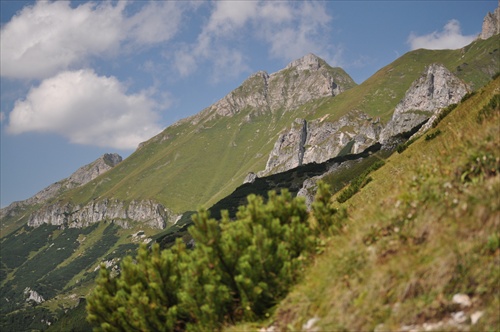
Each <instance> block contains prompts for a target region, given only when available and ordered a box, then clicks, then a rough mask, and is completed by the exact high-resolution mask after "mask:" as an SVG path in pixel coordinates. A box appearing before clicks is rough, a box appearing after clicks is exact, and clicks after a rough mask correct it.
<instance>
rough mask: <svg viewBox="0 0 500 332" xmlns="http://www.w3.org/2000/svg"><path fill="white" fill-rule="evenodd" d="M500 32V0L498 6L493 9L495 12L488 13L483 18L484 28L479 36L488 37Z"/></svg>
mask: <svg viewBox="0 0 500 332" xmlns="http://www.w3.org/2000/svg"><path fill="white" fill-rule="evenodd" d="M499 33H500V0H499V1H498V7H497V8H496V9H495V10H494V11H493V13H488V14H486V16H485V17H484V20H483V28H482V31H481V34H480V35H479V38H481V39H488V38H490V37H491V36H494V35H496V34H499Z"/></svg>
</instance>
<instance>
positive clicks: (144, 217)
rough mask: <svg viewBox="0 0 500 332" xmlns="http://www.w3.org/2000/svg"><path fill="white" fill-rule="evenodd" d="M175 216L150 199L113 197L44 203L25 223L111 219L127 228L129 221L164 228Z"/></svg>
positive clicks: (84, 223) (65, 223)
mask: <svg viewBox="0 0 500 332" xmlns="http://www.w3.org/2000/svg"><path fill="white" fill-rule="evenodd" d="M177 217H178V216H177V215H175V214H174V213H172V212H171V211H170V210H168V209H167V208H165V207H164V206H163V205H162V204H159V203H156V202H154V201H151V200H141V201H135V200H134V201H131V202H130V203H128V204H127V203H125V202H123V201H119V200H116V199H115V200H111V199H103V200H99V201H92V202H90V203H88V204H86V205H83V206H80V205H73V204H71V203H62V202H58V203H55V204H50V205H45V206H43V207H41V208H40V209H38V210H36V211H35V212H34V213H33V214H31V215H30V217H29V220H28V226H31V227H38V226H40V225H42V224H44V223H45V224H51V225H60V226H65V227H70V228H82V227H86V226H89V225H91V224H93V223H96V222H100V221H110V222H114V223H116V224H118V225H120V226H121V227H123V228H129V227H130V222H141V223H144V224H146V225H148V226H150V227H153V228H158V229H163V228H165V227H166V225H167V223H174V222H175V220H176V219H177Z"/></svg>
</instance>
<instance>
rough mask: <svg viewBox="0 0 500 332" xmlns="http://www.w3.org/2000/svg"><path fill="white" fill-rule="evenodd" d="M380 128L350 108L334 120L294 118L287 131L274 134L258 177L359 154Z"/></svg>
mask: <svg viewBox="0 0 500 332" xmlns="http://www.w3.org/2000/svg"><path fill="white" fill-rule="evenodd" d="M381 130H382V126H381V124H380V123H379V121H378V120H373V119H372V118H370V117H369V116H368V115H366V114H365V113H363V112H360V111H352V112H350V113H349V114H347V115H345V116H343V117H341V118H340V119H339V120H337V121H334V122H330V121H325V120H324V119H316V120H313V121H310V122H306V121H305V120H303V119H296V120H295V122H294V123H293V124H292V126H291V128H290V129H289V130H286V131H285V132H282V133H281V134H280V135H279V136H278V139H277V140H276V142H275V144H274V147H273V150H272V151H271V153H270V155H269V158H268V161H267V164H266V168H265V170H263V171H261V172H259V173H258V176H265V175H270V174H275V173H279V172H283V171H286V170H289V169H292V168H295V167H297V166H300V165H303V164H309V163H322V162H324V161H327V160H328V159H331V158H333V157H336V156H338V155H339V154H340V153H359V152H361V151H363V150H364V149H366V148H367V147H369V146H371V145H373V144H374V143H376V142H377V141H378V139H379V135H380V132H381Z"/></svg>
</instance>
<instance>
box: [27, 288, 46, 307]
mask: <svg viewBox="0 0 500 332" xmlns="http://www.w3.org/2000/svg"><path fill="white" fill-rule="evenodd" d="M24 296H26V302H29V301H34V302H35V303H37V304H39V303H42V302H44V301H45V299H44V298H43V297H42V296H41V295H40V294H38V293H37V292H36V291H34V290H32V289H31V288H29V287H26V288H25V289H24Z"/></svg>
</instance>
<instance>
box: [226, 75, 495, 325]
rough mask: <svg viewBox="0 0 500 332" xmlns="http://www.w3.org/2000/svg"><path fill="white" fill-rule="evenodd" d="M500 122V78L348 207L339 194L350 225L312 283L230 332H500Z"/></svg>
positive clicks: (308, 275) (326, 250)
mask: <svg viewBox="0 0 500 332" xmlns="http://www.w3.org/2000/svg"><path fill="white" fill-rule="evenodd" d="M499 121H500V77H497V78H496V80H494V81H492V82H491V83H490V84H488V85H487V86H486V87H485V88H484V89H481V90H479V91H477V93H476V94H474V95H472V96H471V97H470V98H468V99H467V100H464V101H463V102H461V103H460V104H459V105H458V107H457V108H455V109H454V110H453V111H452V112H451V113H450V114H449V115H447V116H446V117H445V118H444V119H442V120H441V121H440V122H439V123H437V124H436V125H435V127H434V129H432V130H431V131H430V132H428V133H427V134H426V135H424V136H421V137H420V138H419V139H418V140H416V141H415V142H414V143H413V144H411V145H410V146H409V147H408V148H407V149H406V150H404V151H401V153H396V154H394V155H392V156H391V157H390V158H389V159H388V160H387V162H386V164H385V166H382V167H381V168H380V169H379V170H377V171H375V172H373V173H371V174H370V177H371V181H370V182H369V183H368V184H367V185H366V186H365V187H364V188H362V189H361V190H360V192H359V193H357V194H356V195H354V196H353V197H352V198H351V199H349V200H348V201H347V202H345V203H343V204H340V203H338V202H336V201H334V200H335V198H338V197H339V196H337V197H333V200H332V204H333V206H335V207H337V208H340V207H343V208H346V209H347V216H348V217H347V218H346V219H345V220H344V222H345V226H344V228H343V230H342V231H341V232H340V234H331V235H330V236H325V237H324V238H323V241H324V243H325V247H323V248H320V249H321V250H320V252H322V254H320V255H318V257H317V258H316V259H315V261H314V263H312V264H311V265H310V267H309V268H308V269H307V270H306V271H304V279H303V281H302V282H301V283H300V284H299V285H297V286H296V287H295V289H294V290H293V291H292V292H291V293H290V294H289V296H288V297H287V299H286V300H284V301H283V302H282V303H280V304H279V305H278V308H277V310H276V312H275V315H274V317H273V318H272V319H270V321H269V322H267V323H261V324H255V325H247V326H241V325H240V326H236V327H234V328H228V330H229V331H241V330H251V329H260V330H261V331H278V330H302V331H471V330H474V331H497V330H498V329H499V328H500V320H499V317H500V316H499V315H498V312H499V311H500V294H499V292H498V290H499V289H498V280H499V271H500V270H499V264H500V234H499V232H498V230H499V226H500V200H499V197H500V136H499V127H498V124H499ZM415 161H418V163H417V162H415ZM262 326H264V327H262Z"/></svg>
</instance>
